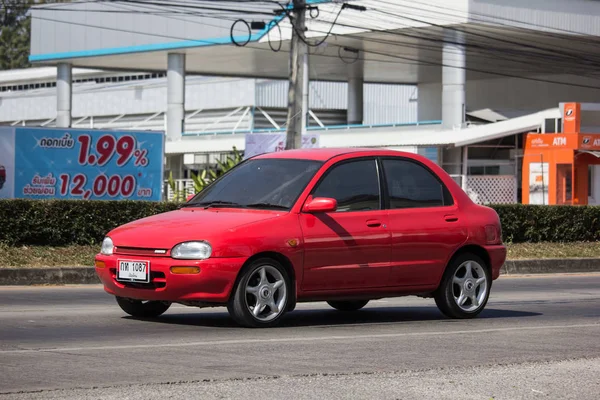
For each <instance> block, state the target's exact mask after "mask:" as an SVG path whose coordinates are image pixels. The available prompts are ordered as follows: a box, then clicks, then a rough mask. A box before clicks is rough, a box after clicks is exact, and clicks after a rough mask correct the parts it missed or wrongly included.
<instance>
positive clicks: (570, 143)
mask: <svg viewBox="0 0 600 400" xmlns="http://www.w3.org/2000/svg"><path fill="white" fill-rule="evenodd" d="M525 148H527V149H572V150H578V149H581V150H600V134H573V133H567V134H554V133H548V134H531V133H530V134H529V135H527V142H526V144H525Z"/></svg>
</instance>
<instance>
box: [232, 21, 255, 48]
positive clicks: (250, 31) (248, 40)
mask: <svg viewBox="0 0 600 400" xmlns="http://www.w3.org/2000/svg"><path fill="white" fill-rule="evenodd" d="M238 23H242V24H244V25H246V28H248V38H247V39H246V41H245V42H242V43H238V42H237V41H236V39H235V36H234V35H233V31H234V30H235V26H236V25H237V24H238ZM229 37H230V38H231V43H233V44H235V45H236V46H237V47H244V46H245V45H247V44H248V43H249V42H250V39H252V28H250V24H248V22H247V21H246V20H245V19H242V18H240V19H238V20H236V21H235V22H234V23H233V24H231V29H230V30H229Z"/></svg>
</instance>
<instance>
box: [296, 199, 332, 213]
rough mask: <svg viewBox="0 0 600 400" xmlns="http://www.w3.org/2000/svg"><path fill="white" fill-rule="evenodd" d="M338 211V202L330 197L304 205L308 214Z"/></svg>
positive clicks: (304, 209) (313, 200)
mask: <svg viewBox="0 0 600 400" xmlns="http://www.w3.org/2000/svg"><path fill="white" fill-rule="evenodd" d="M335 210H337V200H336V199H331V198H329V197H315V198H314V199H312V200H310V201H309V202H308V203H306V204H305V205H304V208H303V211H304V212H307V213H320V212H333V211H335Z"/></svg>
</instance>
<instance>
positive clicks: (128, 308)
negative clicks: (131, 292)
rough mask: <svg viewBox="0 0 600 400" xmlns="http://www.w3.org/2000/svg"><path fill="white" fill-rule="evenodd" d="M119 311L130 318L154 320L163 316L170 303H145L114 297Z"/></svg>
mask: <svg viewBox="0 0 600 400" xmlns="http://www.w3.org/2000/svg"><path fill="white" fill-rule="evenodd" d="M115 298H116V299H117V304H118V305H119V307H121V310H123V311H125V312H126V313H127V314H129V315H131V316H132V317H137V318H154V317H158V316H159V315H161V314H163V313H164V312H165V311H167V310H168V309H169V307H171V303H168V302H163V301H146V302H143V301H141V300H133V299H126V298H124V297H118V296H117V297H115Z"/></svg>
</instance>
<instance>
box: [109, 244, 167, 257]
mask: <svg viewBox="0 0 600 400" xmlns="http://www.w3.org/2000/svg"><path fill="white" fill-rule="evenodd" d="M114 253H115V254H123V255H128V256H144V257H164V256H165V255H166V254H167V249H146V248H141V247H123V246H115V249H114Z"/></svg>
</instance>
